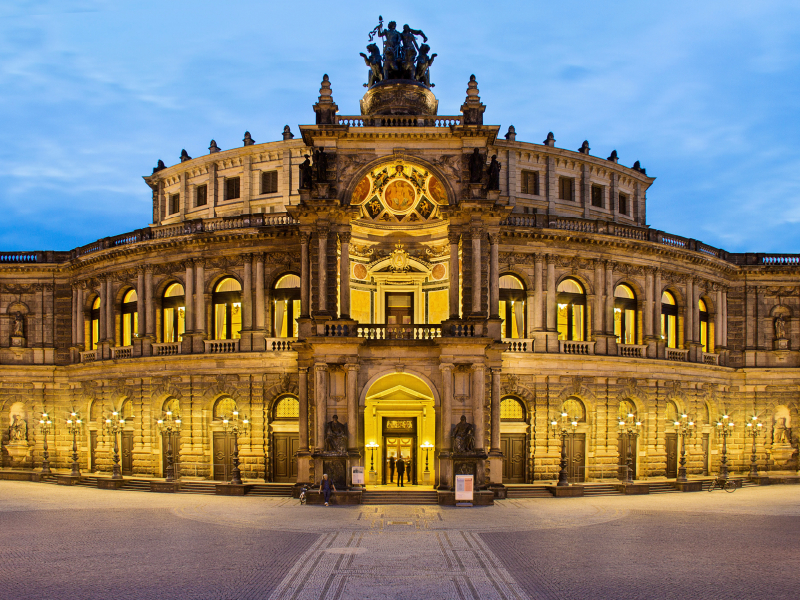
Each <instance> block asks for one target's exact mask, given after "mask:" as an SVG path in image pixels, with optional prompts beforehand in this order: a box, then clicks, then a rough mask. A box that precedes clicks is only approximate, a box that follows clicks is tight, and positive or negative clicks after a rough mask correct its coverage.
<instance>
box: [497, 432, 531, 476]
mask: <svg viewBox="0 0 800 600" xmlns="http://www.w3.org/2000/svg"><path fill="white" fill-rule="evenodd" d="M500 450H501V451H502V453H503V483H525V434H524V433H503V434H501V435H500Z"/></svg>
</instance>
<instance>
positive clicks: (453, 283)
mask: <svg viewBox="0 0 800 600" xmlns="http://www.w3.org/2000/svg"><path fill="white" fill-rule="evenodd" d="M447 237H448V241H449V242H450V318H451V319H458V308H459V307H458V293H459V286H458V276H459V273H458V240H459V238H460V237H461V234H460V233H459V232H458V231H453V230H452V229H451V230H450V232H449V233H448V234H447Z"/></svg>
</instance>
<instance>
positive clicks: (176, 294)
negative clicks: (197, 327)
mask: <svg viewBox="0 0 800 600" xmlns="http://www.w3.org/2000/svg"><path fill="white" fill-rule="evenodd" d="M161 309H162V314H163V317H164V318H163V321H164V337H163V338H162V341H163V342H164V343H165V344H170V343H173V342H180V341H182V340H183V332H184V331H185V328H186V299H185V298H184V295H183V286H182V285H181V284H180V283H173V284H172V285H170V286H169V287H167V289H166V290H165V291H164V297H163V298H162V299H161Z"/></svg>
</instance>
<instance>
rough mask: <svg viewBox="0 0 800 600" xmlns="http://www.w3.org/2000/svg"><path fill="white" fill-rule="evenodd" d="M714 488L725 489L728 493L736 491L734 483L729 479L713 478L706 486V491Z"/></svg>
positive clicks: (711, 490)
mask: <svg viewBox="0 0 800 600" xmlns="http://www.w3.org/2000/svg"><path fill="white" fill-rule="evenodd" d="M715 489H720V490H725V491H726V492H728V493H729V494H731V493H733V492H735V491H736V484H735V483H734V482H733V481H730V480H729V479H715V480H714V481H712V482H711V485H710V486H708V491H709V492H713V491H714V490H715Z"/></svg>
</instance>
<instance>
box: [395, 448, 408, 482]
mask: <svg viewBox="0 0 800 600" xmlns="http://www.w3.org/2000/svg"><path fill="white" fill-rule="evenodd" d="M395 466H396V467H397V485H398V486H399V487H403V474H405V472H406V461H404V460H403V457H402V455H401V456H400V458H398V459H397V463H395Z"/></svg>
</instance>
